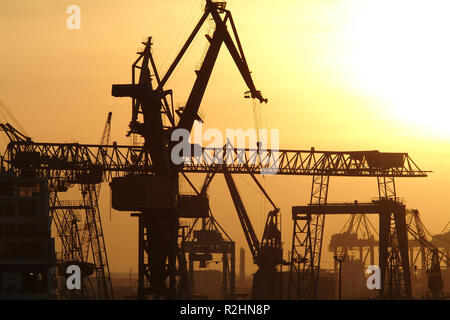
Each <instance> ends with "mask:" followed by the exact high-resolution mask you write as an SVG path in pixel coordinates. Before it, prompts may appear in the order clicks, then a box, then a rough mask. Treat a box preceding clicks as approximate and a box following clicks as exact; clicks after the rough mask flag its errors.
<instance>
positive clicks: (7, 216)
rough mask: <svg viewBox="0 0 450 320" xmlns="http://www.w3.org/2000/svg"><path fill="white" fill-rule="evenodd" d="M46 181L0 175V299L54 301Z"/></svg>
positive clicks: (53, 276)
mask: <svg viewBox="0 0 450 320" xmlns="http://www.w3.org/2000/svg"><path fill="white" fill-rule="evenodd" d="M50 223H51V217H50V215H49V204H48V188H47V181H46V180H44V179H39V178H35V177H18V176H16V175H15V174H14V173H13V172H8V171H5V168H4V167H2V171H1V172H0V299H50V298H55V297H56V290H55V289H56V274H55V270H56V254H55V243H54V238H53V237H52V236H51V232H50Z"/></svg>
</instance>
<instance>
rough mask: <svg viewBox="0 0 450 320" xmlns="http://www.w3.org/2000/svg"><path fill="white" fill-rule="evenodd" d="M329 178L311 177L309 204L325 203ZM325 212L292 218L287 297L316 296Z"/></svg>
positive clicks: (312, 297) (310, 297) (308, 297)
mask: <svg viewBox="0 0 450 320" xmlns="http://www.w3.org/2000/svg"><path fill="white" fill-rule="evenodd" d="M329 180H330V177H329V176H325V175H319V176H313V182H312V188H311V198H310V204H311V205H325V204H326V202H327V196H328V184H329ZM324 226H325V214H323V213H319V214H307V215H303V216H297V217H296V218H295V219H294V231H293V239H292V250H291V269H290V275H289V279H290V281H289V291H288V297H289V298H297V299H300V298H305V299H315V298H316V297H317V283H318V280H319V269H320V256H321V253H322V240H323V230H324Z"/></svg>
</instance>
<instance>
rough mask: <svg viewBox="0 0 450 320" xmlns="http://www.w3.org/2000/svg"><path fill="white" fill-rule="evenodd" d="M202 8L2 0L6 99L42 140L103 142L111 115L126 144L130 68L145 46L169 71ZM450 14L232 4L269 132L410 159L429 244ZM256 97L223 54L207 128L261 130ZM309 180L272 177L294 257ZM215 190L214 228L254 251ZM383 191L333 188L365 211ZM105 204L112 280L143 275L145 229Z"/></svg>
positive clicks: (447, 101)
mask: <svg viewBox="0 0 450 320" xmlns="http://www.w3.org/2000/svg"><path fill="white" fill-rule="evenodd" d="M70 4H76V5H78V6H79V7H80V8H81V29H80V30H68V29H67V28H66V20H67V18H68V16H69V15H68V14H66V8H67V7H68V6H69V5H70ZM203 5H204V2H203V1H201V0H176V1H175V0H172V1H156V0H139V1H138V0H129V1H125V0H121V1H118V0H115V1H111V0H108V1H106V0H96V1H92V0H90V1H87V0H75V1H62V0H53V1H51V0H41V1H24V0H2V1H1V2H0V38H1V39H2V40H1V45H0V100H2V101H3V103H4V104H5V105H6V106H8V108H9V110H10V111H11V112H12V113H13V114H14V116H15V118H16V119H17V120H18V121H19V122H20V124H21V125H22V126H23V127H24V128H25V130H26V131H27V133H28V134H30V135H31V136H32V137H33V138H34V140H36V141H48V142H53V141H60V142H67V141H79V142H86V143H96V142H98V141H99V140H100V135H101V131H102V129H103V126H104V122H105V120H106V115H107V113H108V111H112V112H113V120H112V122H113V125H112V139H113V140H116V141H118V142H119V143H126V142H129V141H128V139H127V138H126V137H125V133H126V131H127V129H128V128H127V126H128V122H129V121H130V117H131V114H130V102H129V100H128V99H117V98H113V97H111V94H110V93H111V85H112V84H113V83H127V82H129V81H130V78H131V73H130V70H131V68H130V66H131V63H132V62H133V61H134V60H135V58H136V54H135V53H136V51H137V49H139V48H141V47H142V45H140V42H141V41H142V40H143V39H145V38H146V37H148V36H152V37H153V42H154V47H153V52H154V54H155V56H156V59H157V63H158V67H159V68H160V70H161V72H162V71H164V70H166V69H167V67H168V65H169V64H170V62H171V61H172V59H173V58H174V56H175V55H176V54H177V52H178V50H179V49H180V47H181V46H182V44H183V42H184V40H185V39H186V38H187V36H188V34H189V33H190V31H191V30H192V28H193V26H194V25H195V23H196V22H197V20H198V18H199V17H200V16H201V14H202V8H203ZM449 6H450V4H448V1H436V0H431V1H430V0H428V1H400V0H398V1H395V2H393V1H386V0H378V1H368V0H321V1H317V0H298V1H288V0H285V1H276V0H265V1H256V0H245V1H243V0H241V1H238V0H232V1H228V4H227V8H228V9H230V10H231V11H232V14H233V17H234V20H235V22H236V25H237V29H238V32H239V35H240V39H241V41H242V43H243V47H244V51H245V53H246V57H247V61H248V64H249V66H250V68H251V70H252V75H253V77H254V79H255V81H256V84H257V87H258V89H260V90H262V92H263V94H264V96H266V97H267V98H268V99H269V103H268V104H267V105H266V106H263V107H262V108H261V114H262V116H263V121H262V124H263V127H266V128H276V129H279V130H280V147H281V148H291V149H309V148H310V147H312V146H314V147H315V148H316V149H318V150H343V151H345V150H373V149H378V150H380V151H387V152H409V154H410V155H411V157H412V158H413V159H414V160H415V161H416V163H417V164H418V165H419V166H420V167H421V168H422V169H427V170H433V171H434V173H432V174H431V175H430V176H429V177H428V178H423V179H403V180H398V184H397V185H398V187H397V190H398V195H399V196H400V197H402V198H403V199H404V200H405V202H406V204H407V206H408V207H411V208H417V209H419V210H420V212H421V215H422V220H423V221H424V223H425V224H426V226H427V227H428V229H429V230H430V231H431V232H432V233H438V232H440V231H441V230H442V228H443V227H444V226H445V224H446V223H447V221H448V220H449V219H450V214H449V211H450V204H449V202H448V201H447V199H448V198H447V197H448V196H449V194H448V190H449V189H450V180H449V178H450V162H449V161H448V157H449V155H450V126H449V124H448V122H449V114H450V113H449V111H448V110H449V107H450V97H449V95H448V91H449V90H448V87H449V76H448V75H449V74H450V72H449V71H450V62H449V61H450V59H448V57H449V56H450V54H449V53H450V45H449V43H448V41H449V40H448V30H449V28H450V22H449V20H448V18H447V16H446V14H447V13H448V9H449ZM205 32H206V29H204V30H202V32H201V33H200V34H199V36H198V37H197V39H196V41H195V42H194V44H193V48H192V50H190V51H189V53H188V55H187V56H186V58H185V59H183V61H182V64H181V66H180V68H179V69H178V70H177V71H176V73H175V74H174V78H173V79H172V80H171V81H170V82H169V83H168V85H167V86H166V89H173V90H174V98H175V102H176V103H177V104H179V103H183V102H185V101H186V100H187V95H188V93H189V91H190V89H191V85H192V82H193V80H194V79H195V74H194V69H196V67H197V65H198V63H199V62H200V58H201V56H202V53H203V52H204V50H205V46H206V39H205V38H204V37H203V34H204V33H205ZM246 90H247V88H246V87H245V84H244V81H243V80H242V79H241V77H240V74H239V72H238V71H237V68H236V67H235V66H234V64H233V61H232V59H231V58H230V55H229V53H228V52H227V51H226V48H225V47H222V49H221V53H220V55H219V58H218V60H217V64H216V66H215V69H214V71H213V75H212V77H211V80H210V84H209V86H208V89H207V91H206V94H205V97H204V100H203V103H202V107H201V108H202V110H203V111H204V113H205V114H206V117H205V121H206V123H205V126H204V129H207V128H218V129H220V130H225V129H226V128H243V129H247V128H250V127H253V126H255V121H254V114H253V109H252V103H251V102H250V101H249V100H247V99H243V94H244V92H245V91H246ZM200 180H201V179H200V178H197V179H196V181H198V182H197V183H198V184H200ZM236 182H237V184H238V188H239V190H241V191H242V194H243V195H244V196H243V198H244V201H245V202H246V205H247V207H248V211H249V213H250V215H251V218H252V220H253V222H254V225H255V229H256V230H257V232H258V234H259V235H261V232H262V227H263V224H264V220H265V215H266V213H267V212H268V210H269V209H270V206H269V205H268V204H267V203H265V202H264V201H263V197H262V196H261V195H260V194H258V193H257V192H256V187H255V186H254V185H252V183H251V181H250V179H248V177H244V176H241V177H237V178H236ZM310 182H311V178H310V177H268V178H264V179H263V184H264V185H265V186H266V187H267V190H268V192H269V194H270V195H271V197H272V199H273V200H274V201H275V202H276V204H277V205H278V206H279V207H280V208H281V212H282V214H283V226H282V227H283V241H284V242H285V251H286V253H287V251H288V250H290V238H291V233H292V221H291V206H292V205H301V204H306V203H307V201H308V199H309V191H310ZM210 191H211V204H212V209H213V212H214V214H215V216H216V217H217V219H218V220H219V221H220V222H221V223H222V225H223V227H224V228H225V229H226V230H227V231H228V232H229V234H230V235H231V236H232V237H233V238H234V239H235V240H236V241H237V242H238V245H237V247H239V246H244V247H245V248H247V246H246V243H245V242H244V237H243V235H242V230H241V228H240V226H239V224H238V219H237V217H236V213H235V211H234V208H233V206H232V202H231V198H230V197H229V195H228V194H227V193H224V192H227V191H226V189H225V183H224V179H223V177H216V178H215V180H214V181H213V184H212V186H211V189H210ZM376 192H377V191H376V180H375V179H367V178H360V179H358V178H339V179H333V178H332V179H331V185H330V191H329V199H330V200H331V201H345V200H348V201H352V200H355V199H358V200H360V201H364V200H370V199H371V198H372V197H375V196H376V195H377V193H376ZM224 195H225V196H224ZM70 196H71V195H67V197H70ZM108 205H109V192H108V188H107V185H105V186H104V187H103V194H102V216H103V222H104V229H105V236H106V240H107V246H108V251H109V258H110V263H111V268H112V270H113V271H126V270H128V269H129V268H130V267H133V269H134V270H136V265H137V264H136V262H137V246H136V244H137V233H136V231H137V226H136V222H135V220H133V218H130V217H129V215H128V214H127V213H122V212H114V211H113V212H112V220H111V221H110V220H109V208H108ZM345 219H346V218H343V217H341V218H334V217H330V218H327V221H326V234H325V240H324V252H325V253H326V255H324V257H323V261H324V263H325V265H326V266H327V265H328V266H329V265H330V263H331V261H332V257H331V256H330V255H329V253H328V252H327V247H328V242H329V238H330V235H331V234H332V233H335V232H338V231H339V230H340V229H341V227H342V226H343V224H344V222H345ZM247 252H248V250H247ZM247 261H249V259H248V260H247Z"/></svg>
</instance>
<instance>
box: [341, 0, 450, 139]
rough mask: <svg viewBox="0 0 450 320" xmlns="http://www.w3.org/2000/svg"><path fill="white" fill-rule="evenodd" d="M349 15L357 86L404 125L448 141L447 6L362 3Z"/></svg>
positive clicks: (449, 57) (433, 0)
mask: <svg viewBox="0 0 450 320" xmlns="http://www.w3.org/2000/svg"><path fill="white" fill-rule="evenodd" d="M352 9H353V10H354V11H353V12H352V15H351V16H352V17H353V18H354V19H351V22H350V24H349V26H348V28H349V29H348V33H347V34H348V35H349V38H348V41H349V44H350V48H351V49H350V55H349V64H350V69H351V70H352V71H353V72H354V76H355V80H356V85H357V86H359V87H360V88H361V90H363V91H365V92H366V93H368V94H369V95H371V96H374V97H376V98H377V99H379V102H380V109H382V110H380V112H384V113H386V114H388V115H389V116H391V117H395V118H397V119H400V120H401V121H402V124H403V125H407V126H415V127H416V128H417V129H418V131H420V132H429V133H433V135H435V136H439V137H441V138H450V125H449V119H450V90H449V89H450V37H449V34H448V32H449V30H450V19H448V12H450V10H449V9H450V2H448V1H445V0H444V1H437V0H431V1H422V0H421V1H399V0H397V1H384V0H383V1H361V3H359V4H358V5H357V6H356V7H354V8H352Z"/></svg>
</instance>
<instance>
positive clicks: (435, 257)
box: [408, 210, 450, 299]
mask: <svg viewBox="0 0 450 320" xmlns="http://www.w3.org/2000/svg"><path fill="white" fill-rule="evenodd" d="M408 213H409V218H408V233H409V234H410V235H411V236H412V237H413V238H414V240H416V241H417V242H418V243H419V245H420V251H419V252H420V254H421V258H422V269H423V270H424V271H425V272H426V275H427V280H428V290H427V296H429V297H431V298H432V299H440V298H442V297H443V280H442V274H441V262H444V263H445V264H446V265H449V264H450V257H449V256H447V254H446V253H445V252H442V251H440V250H439V249H438V248H437V247H436V246H435V245H434V244H433V243H432V242H431V241H429V240H428V238H427V234H429V232H427V230H426V228H425V226H424V225H423V223H422V220H421V219H420V216H419V211H418V210H409V212H408Z"/></svg>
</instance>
